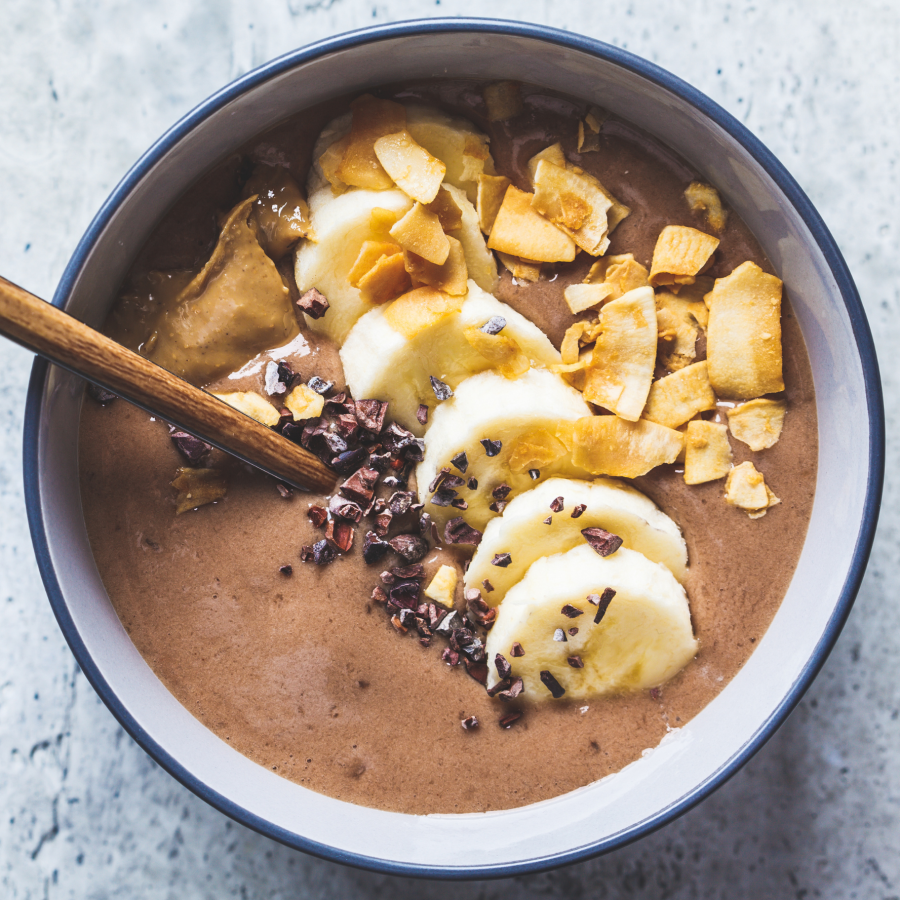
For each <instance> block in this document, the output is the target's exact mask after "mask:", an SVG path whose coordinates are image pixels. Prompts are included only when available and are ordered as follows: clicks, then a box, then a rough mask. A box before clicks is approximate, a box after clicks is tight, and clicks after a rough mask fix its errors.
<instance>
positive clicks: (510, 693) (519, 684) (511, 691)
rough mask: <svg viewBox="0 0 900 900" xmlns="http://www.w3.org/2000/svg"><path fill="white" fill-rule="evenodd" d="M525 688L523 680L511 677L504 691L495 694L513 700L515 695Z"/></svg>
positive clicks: (503, 698) (502, 698)
mask: <svg viewBox="0 0 900 900" xmlns="http://www.w3.org/2000/svg"><path fill="white" fill-rule="evenodd" d="M524 690H525V682H524V681H522V679H521V678H513V679H512V681H510V684H509V687H508V688H507V689H506V690H505V691H500V693H499V694H497V696H498V697H499V698H500V699H501V700H506V701H509V700H515V699H516V697H518V696H520V695H521V693H522V691H524Z"/></svg>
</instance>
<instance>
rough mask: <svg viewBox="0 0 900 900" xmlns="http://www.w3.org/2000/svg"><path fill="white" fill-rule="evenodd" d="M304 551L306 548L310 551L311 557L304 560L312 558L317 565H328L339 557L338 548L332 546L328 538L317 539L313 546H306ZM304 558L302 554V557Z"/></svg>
mask: <svg viewBox="0 0 900 900" xmlns="http://www.w3.org/2000/svg"><path fill="white" fill-rule="evenodd" d="M303 550H304V552H305V551H306V550H309V551H310V554H309V557H308V558H307V559H304V560H303V561H304V562H307V561H309V560H312V562H314V563H315V564H316V565H317V566H327V565H328V563H330V562H334V560H335V559H337V550H335V549H334V547H332V546H331V544H329V543H328V541H326V540H324V539H323V540H321V541H316V543H315V544H313V545H312V547H304V548H303ZM302 558H303V556H302V554H301V559H302Z"/></svg>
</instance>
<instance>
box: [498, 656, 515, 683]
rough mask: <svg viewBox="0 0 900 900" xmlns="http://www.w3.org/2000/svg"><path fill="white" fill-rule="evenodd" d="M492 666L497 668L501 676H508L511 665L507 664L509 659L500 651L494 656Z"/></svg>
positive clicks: (510, 671) (510, 672)
mask: <svg viewBox="0 0 900 900" xmlns="http://www.w3.org/2000/svg"><path fill="white" fill-rule="evenodd" d="M494 666H495V667H496V669H497V674H498V675H499V676H500V677H501V678H509V676H510V675H511V674H512V666H511V665H510V664H509V660H508V659H507V658H506V657H505V656H504V655H503V654H502V653H498V654H497V655H496V656H495V657H494Z"/></svg>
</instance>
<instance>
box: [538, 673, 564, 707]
mask: <svg viewBox="0 0 900 900" xmlns="http://www.w3.org/2000/svg"><path fill="white" fill-rule="evenodd" d="M541 681H542V682H543V683H544V687H545V688H547V690H548V691H550V693H551V694H552V695H553V699H554V700H559V698H560V697H562V695H563V694H565V692H566V689H565V688H564V687H563V686H562V685H561V684H560V683H559V682H558V681H557V680H556V679H555V678H554V677H553V673H552V672H549V671H548V670H547V669H543V670H542V671H541Z"/></svg>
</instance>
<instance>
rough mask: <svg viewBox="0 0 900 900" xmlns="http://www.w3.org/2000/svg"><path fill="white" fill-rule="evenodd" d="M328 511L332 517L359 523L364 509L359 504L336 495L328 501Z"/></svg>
mask: <svg viewBox="0 0 900 900" xmlns="http://www.w3.org/2000/svg"><path fill="white" fill-rule="evenodd" d="M328 509H329V511H330V512H331V514H332V515H334V516H337V517H338V518H339V519H349V520H350V521H351V522H359V520H360V519H361V518H362V509H361V507H360V506H359V504H357V503H354V502H353V501H352V500H348V499H347V498H346V497H341V496H339V495H338V494H335V495H334V496H333V497H332V498H331V499H330V500H329V501H328Z"/></svg>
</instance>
